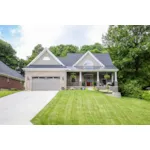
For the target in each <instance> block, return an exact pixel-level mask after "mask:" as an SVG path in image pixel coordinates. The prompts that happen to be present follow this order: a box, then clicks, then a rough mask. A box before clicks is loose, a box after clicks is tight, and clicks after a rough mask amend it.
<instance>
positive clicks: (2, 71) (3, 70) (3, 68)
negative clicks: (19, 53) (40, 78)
mask: <svg viewBox="0 0 150 150" xmlns="http://www.w3.org/2000/svg"><path fill="white" fill-rule="evenodd" d="M0 75H8V76H9V77H12V78H17V79H20V80H24V77H23V76H22V75H21V74H19V73H18V72H17V71H15V70H13V69H11V68H9V67H8V66H7V65H5V64H4V63H3V62H2V61H0Z"/></svg>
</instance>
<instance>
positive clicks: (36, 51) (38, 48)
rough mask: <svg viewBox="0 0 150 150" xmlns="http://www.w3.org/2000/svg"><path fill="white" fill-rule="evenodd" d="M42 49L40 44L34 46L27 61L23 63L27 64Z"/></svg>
mask: <svg viewBox="0 0 150 150" xmlns="http://www.w3.org/2000/svg"><path fill="white" fill-rule="evenodd" d="M43 49H44V48H43V46H42V45H41V44H38V45H36V46H35V47H34V49H33V50H32V55H31V56H28V57H27V61H26V62H25V63H26V64H29V63H30V62H31V61H32V60H33V59H34V58H35V57H36V56H37V55H38V54H39V53H40V52H41V51H42V50H43Z"/></svg>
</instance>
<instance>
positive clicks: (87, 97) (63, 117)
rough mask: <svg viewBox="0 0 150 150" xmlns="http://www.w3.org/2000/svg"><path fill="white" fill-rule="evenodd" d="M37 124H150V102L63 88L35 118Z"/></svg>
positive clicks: (34, 122) (33, 120) (33, 121)
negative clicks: (64, 89)
mask: <svg viewBox="0 0 150 150" xmlns="http://www.w3.org/2000/svg"><path fill="white" fill-rule="evenodd" d="M31 122H32V123H33V124H36V125H48V124H49V125H121V124H122V125H135V124H137V125H150V102H147V101H145V100H139V99H134V98H116V97H111V96H107V95H105V94H102V93H100V92H98V91H87V90H85V91H81V90H66V91H60V92H59V93H58V94H57V95H56V96H55V97H54V98H53V99H52V100H51V101H50V102H49V103H48V104H47V105H46V106H45V107H44V108H43V109H42V110H41V111H40V112H39V113H38V114H37V115H36V116H35V117H34V118H33V119H32V120H31Z"/></svg>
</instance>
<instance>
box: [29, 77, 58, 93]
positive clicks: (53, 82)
mask: <svg viewBox="0 0 150 150" xmlns="http://www.w3.org/2000/svg"><path fill="white" fill-rule="evenodd" d="M32 90H33V91H48V90H60V77H32Z"/></svg>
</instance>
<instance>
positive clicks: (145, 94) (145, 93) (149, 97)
mask: <svg viewBox="0 0 150 150" xmlns="http://www.w3.org/2000/svg"><path fill="white" fill-rule="evenodd" d="M142 99H145V100H147V101H150V91H142Z"/></svg>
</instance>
